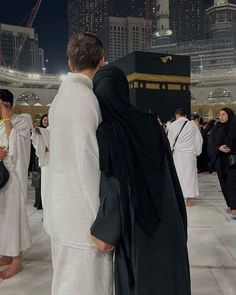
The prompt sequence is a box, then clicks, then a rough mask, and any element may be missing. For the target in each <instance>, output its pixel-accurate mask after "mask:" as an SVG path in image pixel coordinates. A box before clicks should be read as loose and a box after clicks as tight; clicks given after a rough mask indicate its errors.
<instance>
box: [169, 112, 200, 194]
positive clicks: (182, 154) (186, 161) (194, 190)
mask: <svg viewBox="0 0 236 295" xmlns="http://www.w3.org/2000/svg"><path fill="white" fill-rule="evenodd" d="M185 121H188V119H186V118H185V117H181V118H179V119H178V120H176V121H174V122H173V123H171V124H170V126H169V130H168V139H169V141H170V146H171V149H173V145H174V142H175V139H176V137H177V135H178V134H179V132H180V130H181V128H182V126H183V124H184V122H185ZM202 143H203V140H202V136H201V133H200V131H199V129H198V127H197V126H196V124H194V123H193V122H191V121H188V122H187V124H186V125H185V126H184V128H183V130H182V131H181V133H180V135H179V137H178V140H177V142H176V145H175V147H174V152H173V158H174V163H175V167H176V171H177V174H178V178H179V181H180V185H181V188H182V191H183V195H184V198H195V197H197V196H198V195H199V189H198V177H197V156H199V155H200V154H201V151H202Z"/></svg>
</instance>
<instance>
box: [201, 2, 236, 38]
mask: <svg viewBox="0 0 236 295" xmlns="http://www.w3.org/2000/svg"><path fill="white" fill-rule="evenodd" d="M205 17H206V25H207V27H206V29H207V30H206V31H207V37H208V38H210V39H215V38H227V37H228V38H236V33H235V32H236V4H234V3H233V2H232V3H231V1H228V0H214V5H213V6H211V7H209V8H208V9H207V10H206V11H205Z"/></svg>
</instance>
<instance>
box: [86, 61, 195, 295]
mask: <svg viewBox="0 0 236 295" xmlns="http://www.w3.org/2000/svg"><path fill="white" fill-rule="evenodd" d="M94 92H95V94H96V96H97V98H98V101H99V105H100V108H101V112H102V116H103V122H102V123H101V124H100V126H99V127H98V130H97V139H98V145H99V156H100V169H101V172H102V175H101V184H100V208H99V212H98V215H97V218H96V220H95V222H94V224H93V226H92V228H91V234H92V235H93V236H95V237H96V238H98V239H99V240H101V241H104V242H106V243H108V244H110V245H114V246H115V247H116V250H115V290H116V295H190V294H191V291H190V276H189V262H188V252H187V246H186V240H187V217H186V209H185V204H184V199H183V195H182V191H181V188H180V185H179V181H178V178H177V175H176V171H175V168H174V164H173V159H172V156H171V152H170V148H169V144H168V141H167V138H166V135H165V133H164V131H163V129H162V127H161V126H160V125H159V123H158V122H157V120H156V116H155V115H153V114H148V113H144V112H142V111H140V110H138V109H136V108H134V107H133V106H131V104H130V103H129V85H128V81H127V79H126V76H125V74H124V73H123V72H122V71H121V70H120V69H119V68H117V67H115V66H110V65H108V66H104V67H102V68H101V69H100V70H99V71H98V72H97V74H96V76H95V78H94Z"/></svg>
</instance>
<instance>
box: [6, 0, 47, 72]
mask: <svg viewBox="0 0 236 295" xmlns="http://www.w3.org/2000/svg"><path fill="white" fill-rule="evenodd" d="M41 3H42V0H37V2H36V4H35V6H34V8H33V9H32V14H31V16H30V18H29V20H28V23H27V25H26V27H27V28H32V25H33V23H34V20H35V18H36V16H37V13H38V11H39V8H40V5H41ZM26 39H27V34H23V35H22V37H21V38H20V41H19V45H18V50H17V51H16V54H15V56H14V58H13V61H12V65H11V67H12V68H13V69H14V68H16V66H17V63H18V61H19V57H20V55H21V52H22V50H23V47H24V45H25V42H26Z"/></svg>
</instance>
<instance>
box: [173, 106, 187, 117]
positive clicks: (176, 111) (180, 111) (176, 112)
mask: <svg viewBox="0 0 236 295" xmlns="http://www.w3.org/2000/svg"><path fill="white" fill-rule="evenodd" d="M175 115H179V116H181V117H185V116H186V112H185V110H184V109H180V108H179V109H177V110H175Z"/></svg>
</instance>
